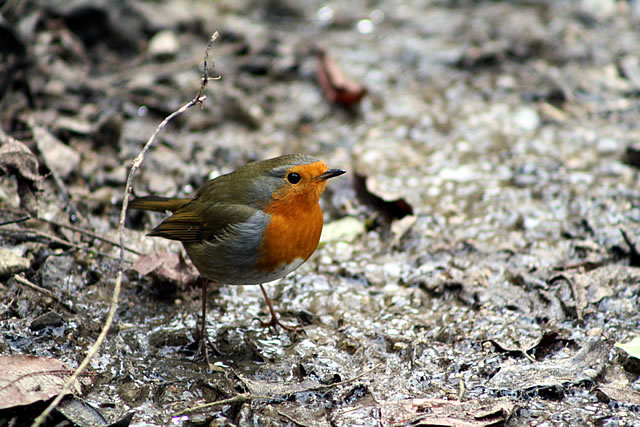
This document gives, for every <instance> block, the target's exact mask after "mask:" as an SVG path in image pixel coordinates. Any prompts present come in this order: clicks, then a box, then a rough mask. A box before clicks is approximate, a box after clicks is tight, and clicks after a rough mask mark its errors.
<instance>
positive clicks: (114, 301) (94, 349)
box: [31, 31, 218, 427]
mask: <svg viewBox="0 0 640 427" xmlns="http://www.w3.org/2000/svg"><path fill="white" fill-rule="evenodd" d="M217 38H218V32H217V31H216V32H214V33H213V35H212V36H211V39H210V40H209V44H208V45H207V49H206V50H205V61H204V62H205V64H206V60H207V58H208V57H209V51H210V49H211V44H212V43H213V41H214V40H216V39H217ZM207 73H208V71H207V67H205V69H204V71H203V79H202V82H201V83H200V90H199V91H198V94H197V95H196V96H195V97H194V98H193V99H192V100H191V101H189V102H187V103H186V104H184V105H183V106H182V107H180V108H179V109H177V110H176V111H174V112H173V113H171V114H169V115H168V116H167V117H165V119H164V120H163V121H162V122H160V124H159V125H158V126H157V127H156V129H155V131H154V132H153V134H151V136H150V137H149V139H148V140H147V142H146V143H145V145H144V147H143V148H142V151H140V153H139V154H138V155H137V156H136V158H135V159H134V160H133V163H132V164H131V169H130V170H129V175H128V176H127V184H126V186H125V189H124V195H123V198H122V208H121V209H120V221H119V222H118V236H119V240H120V262H119V266H118V274H117V277H116V283H115V285H114V287H113V296H112V298H111V306H110V307H109V313H108V314H107V318H106V320H105V323H104V326H103V327H102V330H101V331H100V335H98V338H97V339H96V342H95V343H94V344H93V345H92V346H91V348H90V349H89V352H88V353H87V355H86V356H85V358H84V360H83V361H82V363H80V366H78V369H76V371H75V372H74V373H73V375H71V378H69V380H68V381H67V382H66V383H65V385H64V387H63V388H62V390H61V391H60V393H59V394H58V396H56V398H55V399H54V400H53V401H52V402H51V403H50V404H49V406H47V408H46V409H45V410H44V411H43V412H42V413H41V414H40V415H38V417H37V418H36V419H35V421H34V422H33V424H32V425H31V427H39V426H40V425H41V424H42V423H43V422H44V421H45V420H46V418H47V416H49V414H50V413H51V411H53V409H54V408H55V407H56V406H58V404H59V403H60V401H61V400H62V398H63V397H64V395H65V393H66V392H67V391H68V390H69V388H70V387H71V385H72V384H73V382H74V381H75V380H76V379H77V378H78V376H80V375H81V374H82V372H83V371H84V370H85V369H86V368H87V366H89V362H90V361H91V359H92V358H93V357H94V356H95V355H96V353H98V350H99V349H100V346H101V345H102V342H103V341H104V339H105V337H106V336H107V333H108V332H109V329H110V328H111V324H112V323H113V317H114V315H115V313H116V309H117V307H118V300H119V298H120V287H121V284H122V275H123V273H124V268H123V264H124V221H125V217H126V214H127V207H129V196H130V195H131V191H132V189H133V178H134V176H135V174H136V172H137V171H138V169H139V168H140V165H141V164H142V161H143V160H144V155H145V154H146V152H147V151H149V148H151V145H152V144H153V142H154V141H155V138H156V136H157V135H158V133H160V131H161V130H162V129H164V127H165V126H166V125H167V123H169V122H170V121H171V120H172V119H173V118H174V117H176V116H178V115H180V114H182V113H184V112H185V111H187V110H188V109H189V108H191V107H193V106H194V105H196V104H200V105H202V102H204V100H205V99H206V96H205V95H204V91H205V88H206V86H207V83H208V82H209V78H208V77H207Z"/></svg>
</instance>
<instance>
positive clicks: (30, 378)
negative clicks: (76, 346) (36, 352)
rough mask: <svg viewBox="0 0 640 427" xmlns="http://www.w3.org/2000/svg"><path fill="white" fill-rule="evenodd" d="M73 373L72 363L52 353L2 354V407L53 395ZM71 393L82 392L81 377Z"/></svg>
mask: <svg viewBox="0 0 640 427" xmlns="http://www.w3.org/2000/svg"><path fill="white" fill-rule="evenodd" d="M72 373H73V368H71V366H69V365H67V364H66V363H64V362H63V361H61V360H58V359H54V358H51V357H38V356H30V355H11V356H0V409H6V408H13V407H14V406H22V405H29V404H32V403H34V402H38V401H41V400H47V399H50V398H52V397H53V396H55V395H57V394H58V393H60V392H61V391H62V388H63V387H64V384H65V383H66V382H67V378H68V377H69V376H71V374H72ZM86 380H87V381H89V380H88V379H86ZM71 393H75V394H80V393H81V389H80V382H79V381H75V382H74V383H73V386H72V387H71V390H69V391H68V394H71Z"/></svg>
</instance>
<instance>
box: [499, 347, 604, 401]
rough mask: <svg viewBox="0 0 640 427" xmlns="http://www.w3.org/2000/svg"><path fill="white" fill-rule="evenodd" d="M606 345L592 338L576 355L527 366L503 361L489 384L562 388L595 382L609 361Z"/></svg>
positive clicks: (511, 388)
mask: <svg viewBox="0 0 640 427" xmlns="http://www.w3.org/2000/svg"><path fill="white" fill-rule="evenodd" d="M609 350H610V347H609V344H608V343H607V342H606V341H593V342H589V343H587V344H585V346H584V347H583V348H582V350H580V351H579V352H578V353H576V354H575V356H573V357H571V358H563V359H550V360H545V361H543V362H539V363H533V364H529V365H521V364H514V363H511V362H510V361H509V362H506V363H504V364H503V365H502V366H501V367H500V370H499V371H498V373H497V374H496V375H494V376H493V377H492V378H491V379H490V380H489V383H488V386H489V387H491V388H493V389H496V390H508V391H514V390H528V389H534V388H552V387H562V386H563V385H565V384H577V383H580V382H582V381H585V380H587V381H595V379H596V378H597V377H598V375H600V373H601V372H602V369H603V368H604V366H605V364H606V363H607V360H608V355H609Z"/></svg>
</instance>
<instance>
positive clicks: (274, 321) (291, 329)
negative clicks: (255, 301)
mask: <svg viewBox="0 0 640 427" xmlns="http://www.w3.org/2000/svg"><path fill="white" fill-rule="evenodd" d="M260 290H261V291H262V296H264V301H265V302H266V303H267V307H269V312H270V313H271V320H270V321H268V322H263V321H260V324H261V325H262V326H263V327H265V328H268V327H272V328H273V329H277V327H278V326H280V327H281V328H282V329H284V330H285V331H289V332H298V331H300V330H301V329H302V327H301V326H299V325H298V326H288V325H285V324H284V323H281V322H280V320H278V315H277V314H276V311H275V310H274V309H273V305H272V304H271V299H270V298H269V295H267V291H266V290H265V289H264V286H262V285H260Z"/></svg>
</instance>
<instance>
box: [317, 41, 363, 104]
mask: <svg viewBox="0 0 640 427" xmlns="http://www.w3.org/2000/svg"><path fill="white" fill-rule="evenodd" d="M316 57H317V59H318V66H317V72H316V78H317V79H318V84H320V87H321V88H322V91H323V92H324V96H325V97H326V98H327V99H328V100H329V101H331V102H333V103H336V104H338V105H342V106H343V107H351V106H354V105H357V104H358V103H359V102H360V101H361V100H362V98H364V96H365V95H366V94H367V88H365V87H363V86H362V85H360V84H359V83H357V82H356V81H354V80H352V79H350V78H349V77H347V76H346V75H345V74H344V73H343V72H342V70H341V69H340V67H338V64H336V62H335V61H334V60H333V58H332V57H331V56H330V55H329V54H328V53H327V52H325V51H324V50H322V49H318V50H317V51H316Z"/></svg>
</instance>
